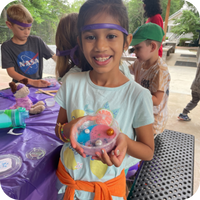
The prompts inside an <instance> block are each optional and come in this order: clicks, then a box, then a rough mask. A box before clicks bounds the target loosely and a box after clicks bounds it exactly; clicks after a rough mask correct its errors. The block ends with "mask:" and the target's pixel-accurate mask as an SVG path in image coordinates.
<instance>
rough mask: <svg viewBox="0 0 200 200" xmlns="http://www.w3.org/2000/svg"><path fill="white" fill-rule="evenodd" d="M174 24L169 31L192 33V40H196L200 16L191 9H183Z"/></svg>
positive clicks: (199, 26) (199, 27)
mask: <svg viewBox="0 0 200 200" xmlns="http://www.w3.org/2000/svg"><path fill="white" fill-rule="evenodd" d="M174 24H176V26H174V27H172V28H171V32H173V33H176V34H178V35H181V34H183V33H193V40H196V39H197V38H198V36H199V33H198V32H197V31H196V30H200V18H199V16H198V15H197V14H195V13H194V12H192V11H191V10H183V14H182V16H181V17H180V18H179V19H176V20H175V22H174Z"/></svg>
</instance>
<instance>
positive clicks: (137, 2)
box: [124, 0, 145, 33]
mask: <svg viewBox="0 0 200 200" xmlns="http://www.w3.org/2000/svg"><path fill="white" fill-rule="evenodd" d="M124 3H125V5H126V7H127V10H128V17H129V32H130V33H133V32H134V31H135V30H136V29H137V27H138V26H141V25H142V24H144V22H145V19H144V17H143V15H144V8H143V1H142V0H130V1H129V2H128V1H124Z"/></svg>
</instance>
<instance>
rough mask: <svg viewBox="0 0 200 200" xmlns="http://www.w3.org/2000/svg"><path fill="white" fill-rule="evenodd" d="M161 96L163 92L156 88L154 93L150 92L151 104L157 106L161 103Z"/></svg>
mask: <svg viewBox="0 0 200 200" xmlns="http://www.w3.org/2000/svg"><path fill="white" fill-rule="evenodd" d="M163 96H164V92H163V91H160V90H158V91H157V92H155V93H152V101H153V105H154V106H158V105H159V104H160V103H161V101H162V99H163Z"/></svg>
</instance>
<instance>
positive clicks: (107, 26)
mask: <svg viewBox="0 0 200 200" xmlns="http://www.w3.org/2000/svg"><path fill="white" fill-rule="evenodd" d="M104 28H105V29H117V30H119V31H121V32H123V33H125V34H126V35H128V32H127V30H126V29H124V28H123V27H121V26H120V25H117V24H106V23H102V24H89V25H86V26H84V27H83V28H82V29H81V31H87V30H93V29H104Z"/></svg>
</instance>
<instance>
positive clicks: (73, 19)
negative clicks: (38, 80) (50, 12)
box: [56, 13, 132, 82]
mask: <svg viewBox="0 0 200 200" xmlns="http://www.w3.org/2000/svg"><path fill="white" fill-rule="evenodd" d="M77 21H78V13H70V14H68V15H66V16H64V17H62V18H61V19H60V22H59V24H58V27H57V31H56V47H57V49H56V55H57V62H56V77H57V79H58V80H59V81H61V82H63V81H64V79H65V78H66V76H67V75H68V74H69V73H74V72H81V71H88V70H92V67H91V66H90V64H89V63H88V62H87V60H86V59H85V57H84V55H83V53H82V52H81V50H80V48H79V46H78V43H77V37H78V29H77ZM119 68H120V71H121V72H122V73H123V74H124V75H125V76H127V77H128V78H129V79H130V80H132V77H131V74H130V72H129V70H128V66H127V65H126V63H125V62H123V61H122V62H121V63H120V67H119Z"/></svg>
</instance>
